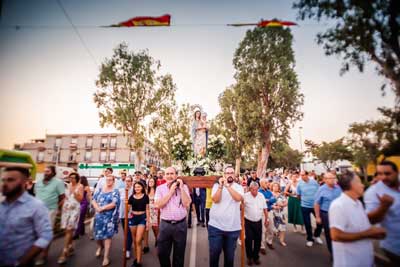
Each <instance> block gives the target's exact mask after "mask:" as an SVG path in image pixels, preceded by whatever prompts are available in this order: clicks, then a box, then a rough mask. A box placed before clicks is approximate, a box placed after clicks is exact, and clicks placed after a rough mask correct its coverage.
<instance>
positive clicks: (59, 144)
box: [55, 137, 61, 147]
mask: <svg viewBox="0 0 400 267" xmlns="http://www.w3.org/2000/svg"><path fill="white" fill-rule="evenodd" d="M55 146H56V147H61V137H57V138H56V145H55Z"/></svg>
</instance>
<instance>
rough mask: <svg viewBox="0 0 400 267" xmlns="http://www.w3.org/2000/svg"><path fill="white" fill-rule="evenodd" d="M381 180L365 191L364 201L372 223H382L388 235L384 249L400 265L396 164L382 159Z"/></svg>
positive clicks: (399, 190) (399, 199)
mask: <svg viewBox="0 0 400 267" xmlns="http://www.w3.org/2000/svg"><path fill="white" fill-rule="evenodd" d="M377 176H378V180H379V182H377V183H376V184H374V185H372V186H371V187H370V188H368V190H367V191H366V192H365V195H364V203H365V209H366V212H367V213H368V218H369V220H370V222H371V223H380V224H381V226H382V227H384V228H385V229H386V231H387V237H386V238H385V239H384V240H382V241H381V242H380V246H381V248H382V250H383V251H384V252H385V254H386V256H387V257H388V258H389V259H390V261H391V263H392V264H393V265H395V266H400V182H399V178H398V176H399V171H398V169H397V166H396V164H394V163H393V162H390V161H382V162H381V163H380V164H379V165H378V167H377Z"/></svg>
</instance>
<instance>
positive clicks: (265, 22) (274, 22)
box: [257, 20, 297, 27]
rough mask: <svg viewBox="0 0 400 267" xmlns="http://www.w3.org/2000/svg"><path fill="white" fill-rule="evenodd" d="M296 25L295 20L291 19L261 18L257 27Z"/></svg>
mask: <svg viewBox="0 0 400 267" xmlns="http://www.w3.org/2000/svg"><path fill="white" fill-rule="evenodd" d="M294 25H297V23H295V22H291V21H281V20H261V21H260V22H259V23H258V24H257V27H282V26H294Z"/></svg>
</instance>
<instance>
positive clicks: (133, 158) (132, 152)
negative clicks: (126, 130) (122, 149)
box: [129, 151, 136, 162]
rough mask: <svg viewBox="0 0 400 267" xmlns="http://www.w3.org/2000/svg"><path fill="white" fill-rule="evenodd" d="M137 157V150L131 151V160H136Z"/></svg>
mask: <svg viewBox="0 0 400 267" xmlns="http://www.w3.org/2000/svg"><path fill="white" fill-rule="evenodd" d="M135 157H136V153H135V151H131V154H130V155H129V161H130V162H135Z"/></svg>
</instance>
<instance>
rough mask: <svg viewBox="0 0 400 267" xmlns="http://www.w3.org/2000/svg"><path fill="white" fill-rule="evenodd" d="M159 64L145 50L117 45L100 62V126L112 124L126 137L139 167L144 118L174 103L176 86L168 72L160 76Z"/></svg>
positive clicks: (96, 93)
mask: <svg viewBox="0 0 400 267" xmlns="http://www.w3.org/2000/svg"><path fill="white" fill-rule="evenodd" d="M160 67H161V64H160V62H159V61H157V60H154V59H153V58H152V57H151V56H150V55H149V53H148V51H139V52H133V51H129V50H128V45H127V44H125V43H121V44H119V45H118V46H117V47H116V48H115V49H114V53H113V55H112V57H111V58H106V59H105V60H104V62H103V63H102V64H101V68H100V73H99V76H98V79H97V81H96V86H97V87H98V89H97V91H96V92H95V94H94V102H95V103H96V106H97V108H98V112H99V117H100V125H101V126H102V127H103V126H105V125H112V126H114V127H115V128H116V129H117V130H119V131H121V132H122V133H123V134H125V135H127V136H128V137H129V140H130V141H129V145H130V146H131V147H132V148H133V149H134V150H135V151H136V153H137V157H136V159H137V162H135V164H136V165H137V166H136V167H137V168H140V165H141V164H140V159H141V148H142V147H143V144H144V139H145V134H146V127H145V126H146V125H145V122H146V120H147V119H150V118H151V116H152V115H155V114H156V113H157V112H159V111H160V110H162V111H165V107H169V106H173V105H174V103H175V102H174V97H175V90H176V86H175V84H174V83H173V80H172V77H171V75H169V74H166V75H160V74H159V72H160Z"/></svg>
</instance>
